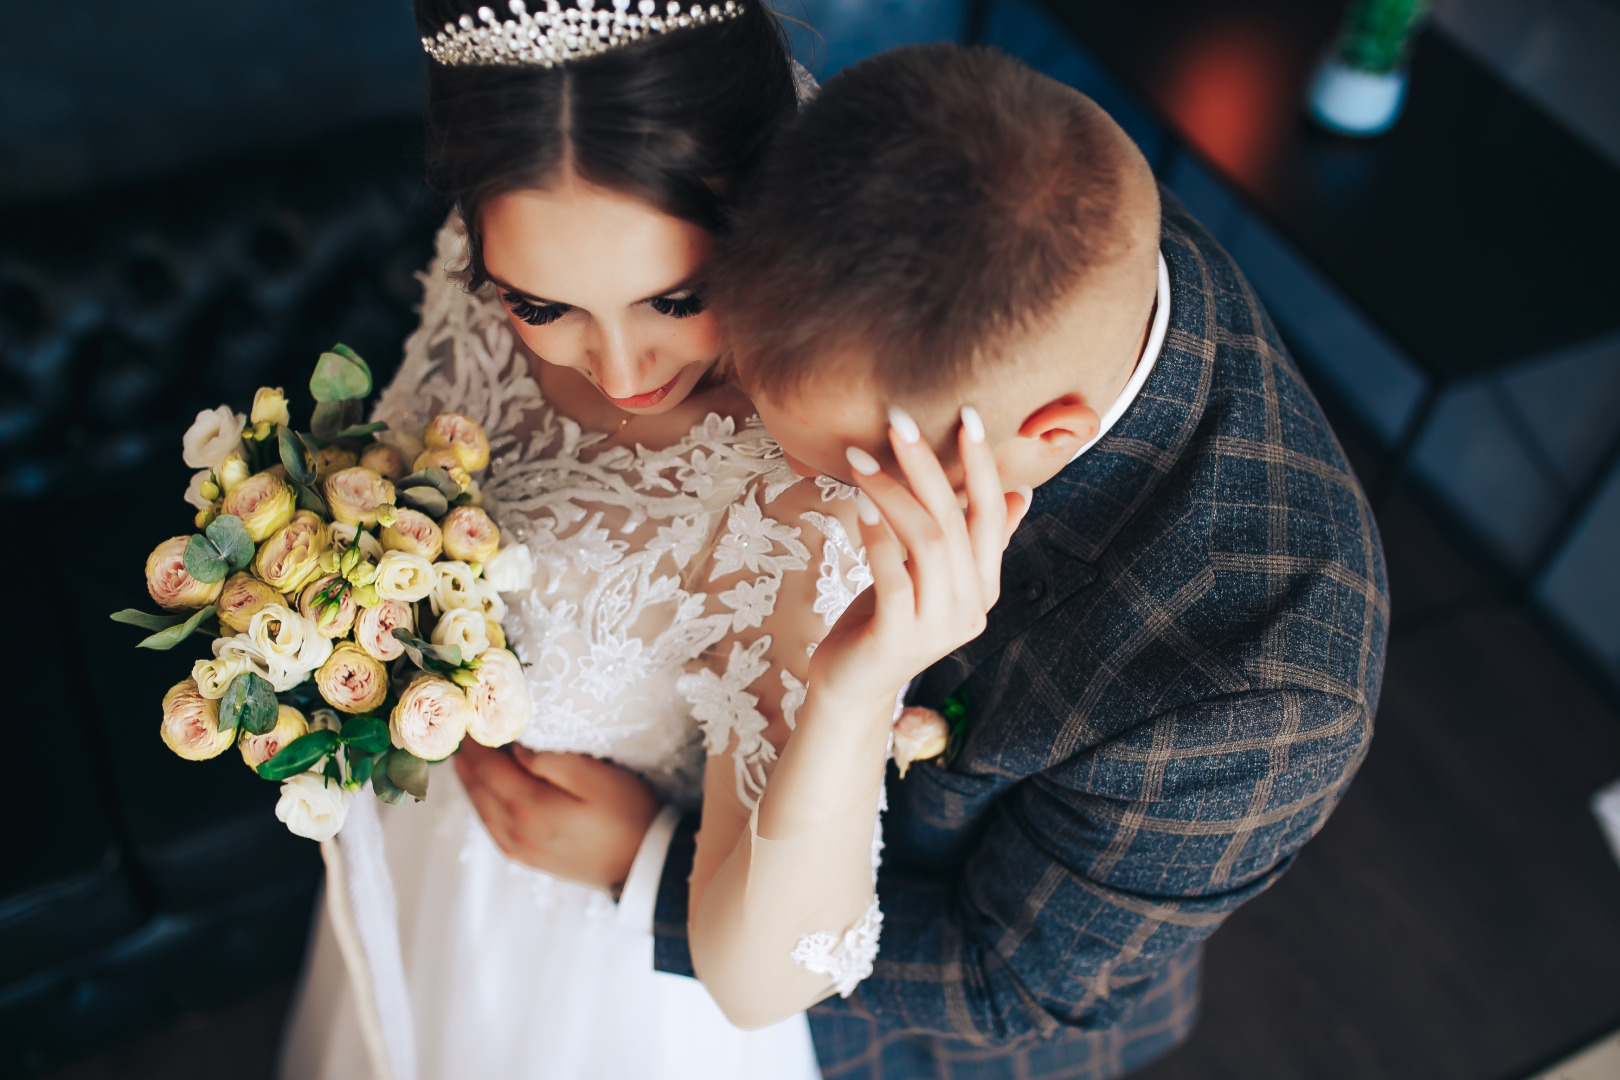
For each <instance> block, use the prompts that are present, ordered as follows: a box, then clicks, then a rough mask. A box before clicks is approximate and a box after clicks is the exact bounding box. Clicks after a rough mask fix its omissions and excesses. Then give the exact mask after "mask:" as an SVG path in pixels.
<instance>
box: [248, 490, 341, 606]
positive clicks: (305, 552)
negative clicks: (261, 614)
mask: <svg viewBox="0 0 1620 1080" xmlns="http://www.w3.org/2000/svg"><path fill="white" fill-rule="evenodd" d="M326 543H327V532H326V525H325V524H324V523H323V522H322V521H321V519H320V518H319V517H317V516H315V515H314V514H312V513H310V512H309V511H308V510H300V511H299V512H298V513H296V514H294V515H293V519H292V520H291V521H289V522H288V523H287V524H286V526H284V527H283V528H282V530H281V531H280V532H278V533H276V534H275V535H274V536H272V537H271V538H270V539H268V540H266V541H265V542H264V543H263V544H261V545H259V551H258V553H257V554H256V555H254V556H253V572H254V573H255V574H257V575H258V577H259V580H260V581H262V582H264V583H265V584H266V585H268V586H270V587H271V588H272V589H274V590H276V591H277V592H280V593H291V592H296V591H297V590H298V589H300V588H301V587H302V586H303V585H304V583H305V582H307V581H309V579H310V578H312V577H314V576H315V575H316V574H317V573H319V572H320V565H319V564H320V558H321V552H323V551H325V550H326Z"/></svg>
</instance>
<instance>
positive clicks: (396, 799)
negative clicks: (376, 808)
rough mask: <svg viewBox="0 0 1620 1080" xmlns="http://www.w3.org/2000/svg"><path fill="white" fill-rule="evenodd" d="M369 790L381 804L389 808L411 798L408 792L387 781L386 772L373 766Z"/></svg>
mask: <svg viewBox="0 0 1620 1080" xmlns="http://www.w3.org/2000/svg"><path fill="white" fill-rule="evenodd" d="M371 790H372V792H373V793H374V794H375V795H376V796H377V798H379V799H381V800H382V801H383V802H385V803H387V804H388V805H390V806H398V805H399V804H400V803H402V802H404V801H405V800H406V799H409V798H410V797H411V794H410V792H408V791H406V790H405V789H404V788H402V787H400V786H399V785H398V784H396V783H394V782H393V781H392V780H390V779H388V770H387V769H380V768H376V767H375V766H373V771H372V774H371Z"/></svg>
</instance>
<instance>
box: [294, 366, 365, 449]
mask: <svg viewBox="0 0 1620 1080" xmlns="http://www.w3.org/2000/svg"><path fill="white" fill-rule="evenodd" d="M346 352H347V353H348V355H345V354H344V353H340V352H324V353H321V356H320V359H318V360H316V361H315V374H313V375H311V376H310V377H309V392H310V393H311V394H313V395H315V400H316V401H319V402H338V401H357V400H359V399H361V398H363V397H365V396H366V395H367V394H369V393H371V369H370V368H369V367H367V366H366V362H365V361H364V360H361V359H360V358H359V357H358V356H355V355H354V353H353V350H346ZM323 437H324V436H323Z"/></svg>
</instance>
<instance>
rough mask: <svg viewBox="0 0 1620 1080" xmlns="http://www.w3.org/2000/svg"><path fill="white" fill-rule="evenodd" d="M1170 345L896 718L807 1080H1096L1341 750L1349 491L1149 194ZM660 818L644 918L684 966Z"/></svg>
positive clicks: (1359, 610)
mask: <svg viewBox="0 0 1620 1080" xmlns="http://www.w3.org/2000/svg"><path fill="white" fill-rule="evenodd" d="M1162 251H1163V253H1164V257H1165V261H1166V263H1167V264H1168V266H1169V271H1170V279H1171V303H1170V325H1169V332H1168V336H1167V338H1166V340H1165V342H1164V346H1163V349H1162V351H1161V353H1160V355H1159V359H1158V362H1157V364H1156V365H1155V367H1154V369H1153V371H1152V374H1151V375H1150V376H1149V378H1148V380H1147V383H1146V384H1145V386H1144V387H1143V389H1142V392H1141V394H1140V396H1139V397H1138V398H1137V400H1136V401H1135V402H1134V403H1133V404H1132V405H1131V407H1130V408H1129V409H1128V410H1127V412H1126V413H1125V414H1124V416H1123V417H1121V419H1120V420H1119V422H1118V423H1117V424H1116V425H1115V427H1114V428H1113V430H1112V431H1111V432H1110V433H1109V434H1108V435H1107V436H1106V437H1105V438H1104V439H1102V440H1101V441H1100V442H1098V443H1097V445H1096V446H1094V447H1093V448H1092V449H1091V450H1090V451H1088V452H1087V453H1086V454H1085V455H1084V456H1083V457H1081V458H1079V459H1078V460H1077V461H1074V462H1072V463H1071V464H1070V465H1069V466H1068V467H1067V468H1066V469H1064V471H1063V472H1062V473H1060V474H1059V475H1058V476H1057V477H1056V478H1054V479H1053V480H1051V481H1050V482H1048V483H1046V484H1044V485H1042V486H1041V487H1040V488H1039V489H1038V490H1037V491H1036V493H1035V501H1034V505H1033V507H1032V508H1031V512H1030V515H1029V517H1028V519H1027V520H1026V521H1025V523H1024V524H1023V525H1022V526H1021V527H1020V528H1019V530H1018V533H1017V535H1016V536H1015V537H1014V539H1013V542H1012V544H1011V546H1010V548H1009V549H1008V552H1007V556H1006V559H1005V562H1004V569H1003V580H1002V584H1003V591H1002V598H1001V601H1000V602H999V603H998V604H997V605H996V607H995V609H994V610H993V611H992V612H991V613H990V617H989V625H988V627H987V628H986V630H985V632H984V633H983V634H982V635H981V636H980V637H979V638H978V639H976V640H975V641H973V642H972V643H970V644H969V645H967V646H965V647H964V648H962V649H961V650H959V651H958V652H956V653H954V654H953V655H951V656H949V657H947V658H946V659H945V660H943V661H941V662H940V663H938V664H936V665H935V666H934V667H932V668H930V669H929V670H928V671H927V672H926V673H925V674H924V676H923V678H922V679H921V680H919V683H918V685H917V687H916V688H915V690H914V691H913V700H914V701H916V702H919V703H921V704H927V705H933V706H936V707H937V706H938V705H939V704H940V703H941V702H942V701H943V700H944V699H945V698H946V697H947V696H948V695H951V694H953V693H957V692H962V694H963V695H964V696H965V698H966V700H967V702H968V723H969V728H968V733H967V736H966V739H965V741H964V743H963V745H962V749H961V751H960V753H959V754H958V755H957V757H956V759H955V760H954V761H953V762H952V763H951V764H950V765H948V766H946V767H939V766H937V765H934V764H931V763H923V764H920V765H918V766H916V767H914V768H913V769H912V770H911V772H910V774H909V775H908V776H907V778H906V779H905V780H904V781H900V780H898V779H897V778H896V776H895V775H894V774H893V773H892V772H891V774H890V778H889V803H890V807H891V809H890V810H889V813H888V815H887V816H886V818H885V821H884V833H885V838H886V841H887V846H886V850H885V854H884V865H883V870H882V873H881V875H880V878H879V882H878V893H879V896H880V898H881V900H882V904H883V912H884V924H883V938H882V943H881V947H880V950H879V954H878V958H877V964H876V970H875V971H874V972H873V974H872V976H871V977H870V978H868V979H867V980H866V981H865V982H864V983H862V984H861V986H860V988H859V989H858V990H857V992H856V993H855V994H854V995H853V996H851V997H850V998H848V999H845V1000H840V999H837V998H834V999H831V1000H829V1001H827V1002H824V1003H822V1004H821V1005H818V1006H817V1007H816V1008H815V1009H814V1010H812V1012H811V1027H812V1031H813V1032H814V1035H815V1038H816V1047H817V1052H818V1054H819V1055H820V1058H821V1063H822V1068H823V1071H824V1073H825V1075H826V1076H828V1077H839V1078H843V1077H859V1078H870V1080H877V1078H879V1077H881V1078H883V1080H910V1078H924V1077H928V1078H934V1077H938V1078H945V1077H950V1078H958V1080H968V1078H972V1080H978V1078H981V1077H985V1078H988V1077H1015V1076H1016V1077H1041V1078H1045V1077H1052V1078H1055V1077H1069V1078H1083V1080H1103V1078H1106V1077H1113V1076H1117V1075H1120V1074H1121V1073H1123V1072H1126V1071H1128V1070H1130V1069H1132V1068H1135V1067H1136V1066H1138V1065H1140V1064H1142V1063H1144V1062H1146V1061H1148V1060H1150V1059H1151V1058H1153V1057H1155V1056H1157V1055H1158V1054H1161V1053H1163V1052H1164V1051H1165V1050H1167V1049H1169V1048H1170V1047H1172V1046H1174V1045H1175V1044H1176V1043H1177V1042H1179V1041H1180V1040H1181V1039H1182V1038H1184V1037H1185V1036H1186V1035H1187V1033H1188V1032H1189V1031H1190V1030H1191V1028H1192V1024H1193V1021H1194V1019H1195V1014H1196V1006H1197V979H1198V970H1199V957H1200V952H1201V942H1202V941H1203V939H1204V938H1206V937H1208V936H1209V934H1210V933H1212V932H1213V931H1214V930H1215V928H1216V927H1217V926H1219V925H1220V923H1221V921H1222V920H1223V919H1225V918H1226V917H1227V916H1228V915H1230V914H1231V913H1232V912H1233V911H1234V910H1235V909H1236V908H1237V907H1238V906H1239V905H1240V904H1242V903H1243V902H1244V901H1246V900H1248V899H1250V898H1251V897H1253V896H1255V895H1257V894H1258V893H1260V892H1261V891H1262V890H1264V889H1265V888H1267V887H1268V886H1270V885H1271V884H1272V883H1273V882H1274V881H1276V880H1277V878H1278V877H1279V876H1280V875H1281V874H1282V872H1283V871H1284V870H1285V869H1286V868H1287V867H1288V865H1289V863H1290V862H1291V860H1292V859H1293V856H1294V853H1295V852H1297V851H1298V850H1299V848H1300V846H1301V845H1302V844H1304V843H1305V841H1306V840H1308V839H1310V838H1311V837H1312V836H1313V835H1315V833H1316V832H1317V830H1319V829H1320V828H1321V827H1322V824H1323V822H1324V821H1325V820H1326V818H1327V816H1328V814H1329V812H1330V811H1331V810H1332V809H1333V807H1334V805H1335V804H1336V802H1337V801H1338V799H1339V797H1340V796H1341V795H1342V794H1343V792H1344V789H1345V787H1346V785H1347V784H1348V782H1349V780H1350V777H1351V775H1352V774H1353V773H1354V772H1355V770H1356V768H1357V767H1358V766H1359V765H1360V763H1361V761H1362V759H1363V758H1364V757H1365V755H1366V753H1367V746H1368V741H1369V739H1370V738H1371V735H1372V718H1373V712H1374V710H1375V708H1376V705H1377V697H1378V687H1379V682H1380V679H1381V676H1382V671H1383V661H1384V640H1385V633H1386V626H1387V622H1388V614H1389V607H1388V600H1387V588H1386V583H1385V577H1384V563H1383V554H1382V551H1381V548H1380V545H1379V539H1378V532H1377V527H1376V525H1375V524H1374V521H1373V515H1372V511H1371V509H1370V507H1369V506H1368V503H1367V500H1366V498H1365V497H1364V496H1363V494H1362V491H1361V488H1360V486H1359V485H1358V484H1357V482H1356V479H1355V477H1354V476H1353V475H1352V474H1351V472H1350V468H1349V466H1348V465H1347V464H1346V462H1345V458H1344V454H1343V452H1342V451H1341V449H1340V447H1339V444H1338V442H1337V440H1336V439H1335V438H1334V435H1333V432H1332V431H1331V430H1330V428H1329V427H1328V424H1327V422H1326V420H1325V419H1324V418H1323V416H1322V412H1321V409H1320V407H1319V406H1318V405H1317V403H1316V401H1315V399H1314V398H1313V397H1312V396H1311V393H1310V391H1309V390H1308V389H1307V388H1306V386H1305V384H1304V382H1303V381H1302V379H1301V378H1300V375H1299V372H1298V371H1297V370H1296V369H1295V367H1294V365H1293V363H1292V361H1291V360H1290V359H1289V357H1288V354H1287V352H1286V350H1285V349H1284V348H1283V346H1282V343H1281V342H1280V340H1279V339H1278V337H1277V332H1276V330H1275V329H1274V328H1273V326H1272V325H1271V321H1270V319H1269V318H1268V317H1267V316H1266V314H1265V312H1264V311H1263V310H1262V308H1261V306H1260V303H1259V301H1258V300H1256V298H1255V295H1254V293H1253V291H1252V290H1251V289H1250V288H1249V285H1248V283H1247V282H1246V281H1245V280H1244V279H1243V276H1242V275H1241V274H1240V273H1239V272H1238V269H1237V267H1236V266H1235V265H1234V264H1233V262H1232V260H1231V258H1230V257H1229V256H1228V255H1227V254H1226V252H1225V251H1223V250H1222V249H1221V248H1220V246H1219V245H1217V244H1216V243H1215V241H1214V240H1213V239H1212V238H1211V237H1210V236H1209V234H1208V233H1206V232H1205V231H1204V230H1203V228H1202V227H1201V226H1199V225H1198V223H1197V222H1196V221H1194V220H1193V219H1192V218H1191V216H1190V215H1188V214H1187V212H1186V210H1185V209H1184V208H1182V207H1181V206H1180V204H1179V203H1178V202H1177V201H1176V200H1175V199H1174V197H1173V196H1169V195H1168V194H1167V195H1166V197H1165V215H1164V233H1163V240H1162ZM694 827H695V821H688V822H686V823H683V827H682V830H681V831H680V833H679V834H678V835H677V839H676V842H675V844H674V845H673V846H672V848H671V852H670V857H669V860H668V862H667V863H666V868H665V874H664V881H663V888H662V890H661V895H660V899H659V907H658V914H657V925H656V927H655V930H656V934H657V947H656V961H657V965H658V967H659V968H660V969H662V970H665V971H674V972H680V973H686V974H690V972H691V964H690V957H689V955H688V953H687V951H686V942H685V927H686V876H687V874H688V873H689V871H690V857H691V848H692V830H693V828H694Z"/></svg>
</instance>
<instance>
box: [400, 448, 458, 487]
mask: <svg viewBox="0 0 1620 1080" xmlns="http://www.w3.org/2000/svg"><path fill="white" fill-rule="evenodd" d="M423 469H443V470H444V471H445V472H446V473H448V474H449V476H450V479H452V480H454V481H455V482H456V484H457V485H458V486H459V487H460V488H461V490H462V491H466V490H467V489H468V488H469V487H471V486H472V474H471V473H469V472H468V471H467V470H466V469H464V468H462V467H461V459H460V458H459V457H457V456H456V452H455V451H454V450H451V449H449V448H448V447H441V448H439V449H438V450H424V451H422V452H421V453H420V454H417V455H416V460H415V461H413V462H411V471H412V472H421V471H422V470H423Z"/></svg>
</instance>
